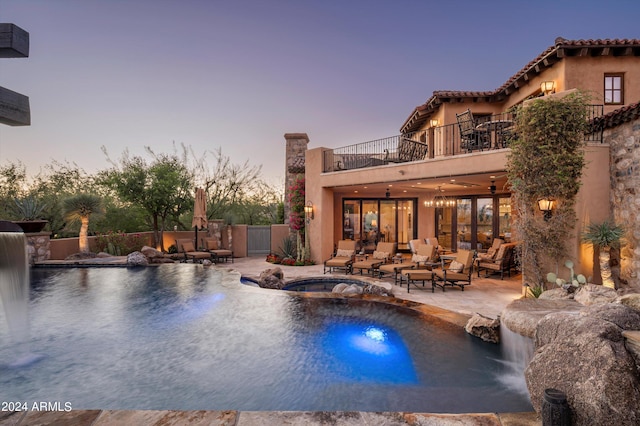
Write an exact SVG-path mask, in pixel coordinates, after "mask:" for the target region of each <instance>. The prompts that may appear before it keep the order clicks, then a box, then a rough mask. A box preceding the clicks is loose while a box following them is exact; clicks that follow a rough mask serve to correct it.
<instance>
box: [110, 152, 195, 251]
mask: <svg viewBox="0 0 640 426" xmlns="http://www.w3.org/2000/svg"><path fill="white" fill-rule="evenodd" d="M146 150H147V152H148V153H149V154H150V155H151V156H152V161H151V162H150V163H147V161H146V160H145V159H143V158H142V157H139V156H135V157H131V156H130V155H129V152H128V151H126V150H125V152H124V153H123V154H122V157H121V158H120V160H119V162H118V163H116V162H114V161H112V160H110V159H109V162H110V163H111V164H112V165H113V167H112V168H111V169H109V170H106V171H103V172H102V173H101V175H100V181H101V182H102V183H103V184H104V185H106V186H107V187H109V188H111V189H112V190H114V191H115V192H116V194H117V195H118V196H119V197H120V199H121V200H122V201H126V202H128V203H131V204H133V205H137V206H140V207H141V208H142V209H144V211H145V212H146V213H147V214H148V215H149V217H150V219H151V224H152V228H153V237H154V244H155V246H156V247H160V248H161V249H162V250H164V244H163V241H162V231H163V230H164V229H166V225H167V223H166V222H167V219H168V218H172V219H174V220H178V218H179V217H180V215H181V214H183V213H185V212H187V211H188V210H189V209H190V208H191V207H192V206H193V195H192V192H193V188H194V185H193V174H192V173H191V172H190V171H189V170H188V168H187V165H186V163H187V161H186V151H184V150H183V153H182V156H179V155H178V154H177V153H174V154H172V155H167V154H156V153H154V152H153V151H152V150H151V149H150V148H149V147H146ZM103 152H104V153H105V155H107V158H108V154H107V152H106V149H105V148H104V147H103Z"/></svg>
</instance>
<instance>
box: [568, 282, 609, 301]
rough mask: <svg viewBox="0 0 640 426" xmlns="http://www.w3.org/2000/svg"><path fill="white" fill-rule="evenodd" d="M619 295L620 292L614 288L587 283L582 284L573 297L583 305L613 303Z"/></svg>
mask: <svg viewBox="0 0 640 426" xmlns="http://www.w3.org/2000/svg"><path fill="white" fill-rule="evenodd" d="M617 297H618V293H616V291H615V290H614V289H612V288H609V287H605V286H602V285H597V284H585V285H583V286H581V287H580V288H579V289H578V290H577V291H576V293H575V295H574V296H573V299H574V300H575V301H576V302H578V303H582V304H583V305H594V304H598V303H611V302H613V301H614V300H616V298H617Z"/></svg>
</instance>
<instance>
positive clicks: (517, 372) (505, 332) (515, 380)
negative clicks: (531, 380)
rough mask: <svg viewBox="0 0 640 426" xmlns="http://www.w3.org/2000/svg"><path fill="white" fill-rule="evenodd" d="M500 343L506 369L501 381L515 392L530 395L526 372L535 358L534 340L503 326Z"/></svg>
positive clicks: (501, 326) (501, 327) (500, 378)
mask: <svg viewBox="0 0 640 426" xmlns="http://www.w3.org/2000/svg"><path fill="white" fill-rule="evenodd" d="M500 341H501V346H502V357H503V359H504V367H505V369H504V371H503V372H502V374H501V375H500V377H499V380H500V381H501V382H502V383H503V384H504V385H505V386H507V387H509V388H510V389H512V390H513V391H515V392H519V393H522V394H525V395H529V390H528V389H527V383H526V381H525V378H524V370H525V368H527V365H528V364H529V361H531V358H532V357H533V352H534V345H533V339H531V338H530V337H526V336H522V335H520V334H518V333H514V332H513V331H511V330H509V328H507V326H505V325H504V324H501V325H500Z"/></svg>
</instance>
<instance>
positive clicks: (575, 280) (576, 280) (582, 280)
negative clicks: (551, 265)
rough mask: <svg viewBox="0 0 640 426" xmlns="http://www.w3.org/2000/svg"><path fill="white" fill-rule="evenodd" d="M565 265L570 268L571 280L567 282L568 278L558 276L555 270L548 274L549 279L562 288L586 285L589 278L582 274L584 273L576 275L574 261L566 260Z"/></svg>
mask: <svg viewBox="0 0 640 426" xmlns="http://www.w3.org/2000/svg"><path fill="white" fill-rule="evenodd" d="M564 266H565V268H567V269H569V272H570V275H569V277H570V278H569V279H570V282H569V283H567V280H565V279H563V278H558V276H557V275H556V274H554V273H553V272H549V273H548V274H547V281H548V282H550V283H552V284H555V285H557V286H558V287H562V288H567V287H580V286H581V285H584V284H586V283H587V278H586V277H585V276H584V275H582V274H578V275H576V274H575V272H574V270H573V262H572V261H570V260H567V261H566V262H564Z"/></svg>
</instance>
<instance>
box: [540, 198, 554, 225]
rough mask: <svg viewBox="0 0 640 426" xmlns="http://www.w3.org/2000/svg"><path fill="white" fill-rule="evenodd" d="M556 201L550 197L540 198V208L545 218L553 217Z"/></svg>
mask: <svg viewBox="0 0 640 426" xmlns="http://www.w3.org/2000/svg"><path fill="white" fill-rule="evenodd" d="M553 203H554V201H553V200H552V199H550V198H541V199H539V200H538V208H539V209H540V211H541V212H542V213H543V214H544V220H549V219H551V214H552V210H553Z"/></svg>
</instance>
